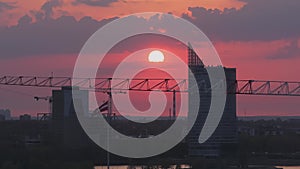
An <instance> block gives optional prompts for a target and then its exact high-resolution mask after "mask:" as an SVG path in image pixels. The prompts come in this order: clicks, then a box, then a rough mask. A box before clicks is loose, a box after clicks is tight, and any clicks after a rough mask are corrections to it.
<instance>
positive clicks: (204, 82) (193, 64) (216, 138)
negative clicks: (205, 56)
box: [188, 44, 237, 157]
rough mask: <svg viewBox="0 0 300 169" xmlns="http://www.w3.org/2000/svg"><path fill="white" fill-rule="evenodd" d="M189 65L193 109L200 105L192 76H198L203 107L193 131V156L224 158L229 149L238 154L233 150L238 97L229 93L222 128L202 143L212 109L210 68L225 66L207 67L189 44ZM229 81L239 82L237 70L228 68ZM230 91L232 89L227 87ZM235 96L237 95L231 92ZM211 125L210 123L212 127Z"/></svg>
mask: <svg viewBox="0 0 300 169" xmlns="http://www.w3.org/2000/svg"><path fill="white" fill-rule="evenodd" d="M188 63H189V68H190V70H191V73H190V74H189V108H191V107H193V106H197V104H199V103H196V102H195V99H193V94H194V93H193V92H192V90H193V89H194V88H193V87H194V86H192V83H191V76H194V77H195V79H196V81H197V84H198V87H199V90H198V91H199V95H200V108H199V111H198V116H197V119H196V122H195V124H194V126H193V127H192V130H191V132H190V134H189V138H188V145H189V151H188V152H189V153H188V155H189V156H209V157H211V156H220V155H222V154H223V153H225V152H226V151H227V150H229V151H234V150H233V149H232V148H233V146H234V145H235V144H236V143H237V126H236V95H235V94H227V99H226V104H225V109H224V114H223V117H222V119H221V121H220V124H219V126H218V127H217V129H216V131H215V132H214V133H213V135H212V136H211V137H210V138H209V139H208V140H207V141H206V142H205V143H203V144H200V143H199V142H198V139H199V135H200V133H201V130H202V128H203V125H204V123H205V121H206V118H207V115H208V112H209V109H210V106H211V92H207V90H208V89H210V88H211V84H210V79H209V75H208V72H207V69H220V68H222V67H205V65H204V64H203V62H202V61H201V60H200V58H199V57H198V56H197V54H196V53H195V51H194V50H193V48H192V46H191V44H189V45H188ZM224 71H225V76H226V80H227V81H235V80H236V69H235V68H224ZM227 90H232V89H229V88H227ZM227 93H234V92H227ZM208 125H210V124H208Z"/></svg>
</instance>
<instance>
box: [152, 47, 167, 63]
mask: <svg viewBox="0 0 300 169" xmlns="http://www.w3.org/2000/svg"><path fill="white" fill-rule="evenodd" d="M148 60H149V62H163V61H164V60H165V56H164V54H163V53H162V52H161V51H159V50H154V51H151V52H150V53H149V55H148Z"/></svg>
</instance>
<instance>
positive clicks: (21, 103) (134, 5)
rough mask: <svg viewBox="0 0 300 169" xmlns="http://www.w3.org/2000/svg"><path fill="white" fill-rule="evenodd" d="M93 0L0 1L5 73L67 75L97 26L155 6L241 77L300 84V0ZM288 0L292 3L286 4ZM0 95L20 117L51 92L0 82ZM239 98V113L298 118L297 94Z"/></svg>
mask: <svg viewBox="0 0 300 169" xmlns="http://www.w3.org/2000/svg"><path fill="white" fill-rule="evenodd" d="M93 2H96V1H89V0H84V1H79V0H77V1H67V0H65V1H58V0H51V1H44V0H39V1H36V2H35V3H30V2H23V1H20V2H13V1H5V2H1V3H0V16H1V19H0V36H1V38H0V44H1V47H0V52H1V57H0V59H1V61H0V66H1V68H0V71H1V75H16V76H18V75H43V76H50V74H51V72H53V73H54V75H55V76H66V75H67V76H69V75H71V74H72V70H73V66H74V63H75V60H76V57H77V55H78V52H79V51H80V48H81V47H82V45H83V44H84V42H85V41H86V40H87V39H88V38H89V36H90V35H91V34H92V33H93V32H94V31H96V30H97V29H98V28H100V27H101V26H103V25H104V24H107V23H109V22H110V21H112V20H114V19H116V18H118V17H120V16H123V15H127V14H130V13H135V12H142V11H143V12H145V11H151V10H153V9H155V10H156V11H159V12H171V13H173V14H175V15H177V16H179V17H182V18H184V19H187V20H189V21H191V22H192V23H194V24H195V25H196V26H198V27H199V28H200V29H202V30H203V31H204V33H206V34H207V36H208V37H209V38H210V39H211V40H212V42H213V44H214V46H215V47H216V50H217V51H218V53H219V56H220V58H221V60H222V63H223V65H224V66H225V67H234V68H237V79H258V80H283V81H299V75H298V72H299V71H300V68H299V66H298V65H299V63H300V62H299V61H300V57H299V56H300V47H299V46H300V43H299V37H300V36H299V35H300V31H299V29H297V28H299V22H297V21H295V20H293V19H287V18H293V17H294V16H295V15H296V14H297V5H298V6H299V5H300V4H299V3H300V2H299V1H296V0H292V1H290V3H284V2H283V1H280V0H275V1H272V2H270V1H265V2H268V3H262V2H261V1H237V0H224V1H222V2H214V1H212V2H210V1H209V2H208V1H203V2H197V1H189V2H181V1H180V2H181V3H174V5H171V3H168V2H162V1H159V0H157V1H153V2H151V3H150V2H149V1H117V0H115V1H113V0H112V1H107V3H100V1H99V3H93ZM149 4H150V5H149ZM172 4H173V3H172ZM175 4H176V5H175ZM283 4H284V5H287V6H288V7H285V8H283V7H282V5H283ZM158 6H159V7H158ZM224 7H226V8H227V9H224ZM211 8H212V9H214V8H217V9H214V10H210V9H211ZM266 21H267V22H266ZM224 25H227V26H224ZM161 31H162V32H164V31H169V30H164V29H161ZM65 37H68V38H65ZM152 42H155V40H153V41H152ZM147 43H148V44H145V46H147V45H148V47H161V46H159V45H160V44H159V43H157V44H154V45H153V43H152V44H151V40H149V41H148V42H147ZM132 44H135V45H136V43H134V42H133V43H132ZM66 46H67V47H66ZM132 48H133V49H134V46H132ZM126 52H127V53H126ZM184 52H185V51H184ZM129 53H130V51H129V52H128V51H126V50H125V49H122V50H120V51H118V52H116V53H114V54H115V55H116V56H119V57H122V56H124V55H126V54H129ZM199 55H200V57H201V54H199ZM58 61H59V62H58ZM10 90H11V92H9V91H10ZM0 93H1V95H0V99H1V103H0V108H2V109H6V108H7V109H11V110H12V113H13V114H16V115H18V114H24V113H29V114H35V113H37V112H41V111H43V112H44V111H47V110H48V105H47V103H46V102H44V103H43V102H36V101H35V100H34V99H33V97H32V96H34V95H41V96H47V95H50V94H51V91H50V89H47V90H45V89H36V88H23V87H18V88H11V87H6V86H1V88H0ZM17 93H19V94H17ZM21 93H23V94H21ZM237 102H238V105H237V106H238V110H237V113H238V115H239V116H243V115H291V116H292V115H299V108H298V106H297V105H299V103H300V102H299V99H295V98H289V97H271V96H267V97H266V96H264V97H259V96H238V100H237Z"/></svg>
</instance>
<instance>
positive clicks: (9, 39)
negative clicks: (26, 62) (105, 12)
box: [0, 15, 116, 59]
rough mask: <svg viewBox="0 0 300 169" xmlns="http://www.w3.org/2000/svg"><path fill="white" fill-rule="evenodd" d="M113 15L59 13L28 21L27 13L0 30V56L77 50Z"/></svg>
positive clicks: (77, 51)
mask: <svg viewBox="0 0 300 169" xmlns="http://www.w3.org/2000/svg"><path fill="white" fill-rule="evenodd" d="M114 19H116V18H110V19H103V20H101V21H96V20H93V19H92V18H90V17H84V18H82V19H81V20H79V21H76V20H75V18H74V17H71V16H62V17H60V18H58V19H51V18H49V19H44V20H40V21H37V22H34V23H31V18H30V17H29V16H27V15H25V16H24V17H22V18H21V19H20V20H19V24H18V25H17V26H13V27H9V28H5V29H0V37H1V38H0V57H1V58H3V59H4V58H15V57H23V56H40V55H41V56H44V55H51V54H67V53H76V54H77V53H79V51H80V49H81V47H82V46H83V45H84V43H85V42H86V41H87V39H88V38H89V37H90V36H91V35H92V34H93V33H94V32H95V31H96V30H98V29H99V28H100V27H102V26H103V25H105V24H106V23H108V22H110V21H112V20H114Z"/></svg>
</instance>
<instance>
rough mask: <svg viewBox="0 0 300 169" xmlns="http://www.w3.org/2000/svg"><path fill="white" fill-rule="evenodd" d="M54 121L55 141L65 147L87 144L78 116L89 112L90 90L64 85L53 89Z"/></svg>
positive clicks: (78, 146)
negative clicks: (58, 88) (77, 114)
mask: <svg viewBox="0 0 300 169" xmlns="http://www.w3.org/2000/svg"><path fill="white" fill-rule="evenodd" d="M52 98H53V101H52V122H53V138H54V140H53V141H54V142H55V143H56V144H58V145H61V146H64V147H75V148H80V147H81V146H84V145H86V141H87V138H88V137H87V136H86V135H85V133H84V131H83V129H82V128H81V126H80V124H79V121H78V119H77V117H76V112H75V108H74V103H75V104H77V105H78V106H77V108H78V109H79V110H76V111H77V113H81V114H87V113H88V91H86V90H80V89H79V88H76V87H73V93H72V87H62V89H61V90H53V91H52Z"/></svg>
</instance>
